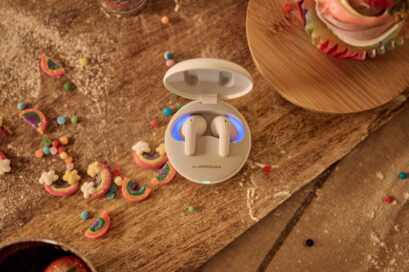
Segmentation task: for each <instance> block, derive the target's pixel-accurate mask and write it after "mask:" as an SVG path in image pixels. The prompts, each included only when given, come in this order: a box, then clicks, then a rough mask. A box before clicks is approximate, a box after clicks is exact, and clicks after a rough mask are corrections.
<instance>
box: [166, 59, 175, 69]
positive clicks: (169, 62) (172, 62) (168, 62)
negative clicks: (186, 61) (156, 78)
mask: <svg viewBox="0 0 409 272" xmlns="http://www.w3.org/2000/svg"><path fill="white" fill-rule="evenodd" d="M165 64H166V66H168V67H171V66H173V65H174V64H175V61H174V60H173V59H168V60H166V62H165Z"/></svg>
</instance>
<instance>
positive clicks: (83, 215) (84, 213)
mask: <svg viewBox="0 0 409 272" xmlns="http://www.w3.org/2000/svg"><path fill="white" fill-rule="evenodd" d="M80 217H81V219H84V220H87V219H88V218H89V211H82V212H81V214H80Z"/></svg>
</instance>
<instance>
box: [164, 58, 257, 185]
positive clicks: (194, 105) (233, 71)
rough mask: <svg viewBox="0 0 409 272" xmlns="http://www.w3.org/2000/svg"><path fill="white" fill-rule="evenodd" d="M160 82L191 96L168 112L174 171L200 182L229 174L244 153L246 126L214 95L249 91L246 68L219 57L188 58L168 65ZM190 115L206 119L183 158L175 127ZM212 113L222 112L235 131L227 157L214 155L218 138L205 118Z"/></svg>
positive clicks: (241, 161)
mask: <svg viewBox="0 0 409 272" xmlns="http://www.w3.org/2000/svg"><path fill="white" fill-rule="evenodd" d="M163 82H164V84H165V86H166V88H167V89H168V90H169V91H171V92H173V93H175V94H177V95H179V96H183V97H186V98H189V99H192V100H194V101H193V102H190V103H188V104H186V105H184V106H183V107H182V108H181V109H180V110H178V111H177V112H176V113H175V114H174V115H173V117H172V119H171V120H170V123H169V125H168V127H167V129H166V134H165V147H166V153H167V156H168V158H169V161H170V163H171V164H172V165H173V167H174V168H175V169H176V171H177V172H178V173H179V174H180V175H182V176H183V177H185V178H186V179H188V180H191V181H194V182H197V183H201V184H215V183H219V182H222V181H225V180H227V179H229V178H231V177H232V176H234V175H235V174H236V173H237V172H238V171H239V170H240V169H241V168H242V167H243V165H244V163H245V162H246V161H247V158H248V156H249V153H250V147H251V135H250V129H249V127H248V125H247V122H246V120H245V119H244V118H243V116H242V115H241V114H240V112H239V111H238V110H236V109H235V108H234V107H233V106H231V105H229V104H227V103H226V102H223V101H220V100H219V99H220V98H224V99H233V98H236V97H240V96H243V95H245V94H247V93H248V92H250V91H251V89H252V88H253V81H252V78H251V76H250V74H249V73H248V72H247V70H246V69H244V68H243V67H241V66H240V65H237V64H235V63H233V62H230V61H226V60H221V59H209V58H198V59H190V60H186V61H183V62H180V63H178V64H176V65H174V66H172V67H171V68H170V69H169V70H168V71H167V72H166V74H165V77H164V79H163ZM193 114H200V115H202V116H203V117H205V118H206V119H207V122H208V131H207V132H206V133H205V135H203V136H198V137H197V139H196V151H195V154H194V155H192V156H188V155H186V154H185V152H184V145H185V142H184V140H183V138H182V136H181V135H180V130H181V127H182V125H183V122H184V120H186V119H187V118H188V117H189V116H190V115H193ZM217 115H226V116H227V117H228V118H229V119H230V121H231V122H232V123H233V125H234V126H235V127H236V128H237V130H238V137H237V139H236V140H235V141H234V142H231V143H230V144H231V145H230V154H229V156H227V157H221V156H220V155H219V152H218V151H219V150H218V149H219V138H217V137H215V136H212V135H211V133H210V122H211V120H212V118H214V117H216V116H217Z"/></svg>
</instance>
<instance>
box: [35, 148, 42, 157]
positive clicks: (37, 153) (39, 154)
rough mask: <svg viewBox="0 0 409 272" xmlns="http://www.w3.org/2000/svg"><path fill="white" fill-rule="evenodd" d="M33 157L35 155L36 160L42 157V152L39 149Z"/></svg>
mask: <svg viewBox="0 0 409 272" xmlns="http://www.w3.org/2000/svg"><path fill="white" fill-rule="evenodd" d="M34 155H35V156H36V157H37V158H42V157H43V156H44V154H43V151H41V149H39V150H37V151H36V152H35V153H34Z"/></svg>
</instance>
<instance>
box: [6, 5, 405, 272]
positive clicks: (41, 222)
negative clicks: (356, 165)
mask: <svg viewBox="0 0 409 272" xmlns="http://www.w3.org/2000/svg"><path fill="white" fill-rule="evenodd" d="M179 2H180V1H179ZM174 7H175V3H174V2H173V1H163V2H162V1H161V2H160V3H159V2H155V1H150V2H149V4H148V5H147V7H146V9H145V10H144V12H143V13H142V14H140V15H138V16H135V17H129V18H117V17H115V16H112V15H110V16H108V15H107V14H105V13H104V12H103V11H101V10H100V8H99V4H98V2H97V1H80V0H73V1H56V0H45V1H33V2H27V1H25V0H17V1H15V0H13V1H12V0H6V1H1V3H0V14H1V16H0V33H2V39H1V40H0V59H2V62H0V71H1V73H0V86H1V92H0V105H1V108H0V113H1V115H4V117H5V124H6V125H9V126H10V127H11V128H12V129H13V131H14V135H13V136H7V137H5V136H3V137H0V150H1V151H3V152H4V153H6V155H7V156H8V157H9V158H10V159H11V161H12V162H11V164H12V172H11V173H9V174H7V175H5V176H2V177H1V182H0V230H1V231H0V241H1V244H3V243H8V242H10V241H13V240H16V239H29V238H48V239H53V240H57V241H60V242H63V243H65V244H68V245H69V246H71V247H73V248H74V249H76V250H77V251H78V252H80V253H81V254H82V255H84V256H86V257H87V258H88V259H90V260H91V262H92V263H93V264H94V265H95V266H96V268H97V269H98V270H99V271H135V270H138V271H191V270H193V269H195V268H197V267H198V266H199V265H201V264H202V263H204V262H205V261H206V260H208V259H209V258H210V257H211V256H212V255H214V254H215V253H216V252H218V251H219V250H221V249H222V248H223V247H224V246H226V245H227V244H228V243H230V242H231V241H232V240H233V239H234V238H236V237H237V236H239V235H240V234H241V233H243V232H244V231H245V230H246V229H248V228H249V227H250V226H252V225H253V224H255V222H256V221H257V220H259V219H260V218H262V217H264V216H265V215H266V214H268V213H269V212H270V211H271V210H273V209H274V208H275V207H277V206H278V205H279V204H280V203H282V202H283V201H284V200H286V199H287V198H288V197H290V196H291V194H293V193H294V192H295V191H297V190H298V189H299V188H301V187H302V186H304V185H305V184H307V183H308V182H310V181H311V180H312V179H313V178H315V177H316V176H317V175H319V174H320V173H321V172H323V171H324V170H325V169H326V168H327V167H328V166H329V165H331V164H332V163H334V162H335V161H337V160H339V159H340V158H341V157H343V156H344V155H346V154H347V153H348V152H349V151H350V150H351V149H352V148H353V147H354V146H355V145H357V144H358V143H359V142H361V141H362V140H363V139H365V137H367V136H368V135H369V134H370V133H371V132H372V131H374V130H375V129H377V128H378V127H379V126H381V125H382V124H384V123H385V122H386V121H388V120H389V119H390V118H392V117H393V116H394V115H396V114H397V113H398V112H399V111H400V110H401V109H403V108H405V107H407V103H406V95H407V94H406V93H405V94H404V95H402V96H400V97H399V99H397V100H394V101H393V102H391V103H389V104H387V105H385V106H383V107H381V108H378V109H376V110H373V111H368V112H364V113H360V114H351V115H343V116H337V115H329V114H321V113H316V112H309V111H306V110H303V109H301V108H298V107H295V106H294V105H292V104H290V103H288V102H287V101H285V100H283V99H282V98H281V97H280V96H279V95H277V94H276V93H275V92H274V90H273V89H272V88H271V87H270V85H269V83H268V82H267V81H266V80H264V79H263V78H262V76H261V75H260V74H259V73H258V72H257V71H256V68H255V66H254V65H253V62H252V59H251V56H250V53H249V51H248V49H247V42H246V34H245V16H246V7H247V2H246V1H244V0H240V1H233V0H229V1H223V2H220V1H182V2H181V7H180V9H179V10H178V11H177V12H175V11H174V10H173V9H174ZM164 14H166V15H168V16H169V17H170V18H171V24H170V25H167V26H164V25H162V24H161V23H160V18H161V17H162V16H163V15H164ZM166 50H170V51H172V52H174V54H175V58H176V61H180V60H184V59H188V58H193V57H218V58H224V59H228V60H231V61H234V62H236V63H238V64H240V65H243V66H244V67H246V68H247V69H248V70H249V71H250V73H251V74H252V75H253V77H254V82H255V88H254V90H253V91H252V92H251V93H250V94H249V95H246V96H245V97H242V98H239V99H235V100H233V101H230V102H231V103H232V104H233V105H234V106H235V107H236V108H237V109H238V110H239V111H240V112H241V113H242V114H243V115H244V117H245V118H246V119H247V121H248V123H249V126H250V128H251V131H252V136H253V146H252V151H251V154H250V159H249V161H248V163H247V164H246V165H245V167H244V168H243V169H242V171H240V173H239V174H238V175H237V176H235V177H234V178H232V179H231V180H230V181H228V182H224V183H222V184H218V185H214V186H203V185H198V184H194V183H192V182H188V181H186V180H184V179H183V178H181V177H177V178H176V179H175V181H174V182H173V183H171V184H168V185H166V186H163V187H153V193H152V195H151V196H150V198H149V199H147V200H145V201H143V202H141V203H137V204H136V203H131V202H129V201H127V200H125V199H124V198H122V196H121V195H120V194H117V197H116V199H115V200H107V199H105V198H101V199H96V200H89V199H88V200H85V199H83V198H82V195H81V193H80V192H77V193H76V194H75V195H73V196H70V197H64V198H57V197H53V196H50V195H48V194H47V193H46V192H45V191H44V189H43V188H42V186H41V185H40V184H39V183H38V178H39V177H40V175H41V172H43V171H45V170H50V169H55V170H56V171H57V172H58V173H59V174H60V175H61V174H62V173H63V171H64V167H65V166H64V163H63V162H62V161H61V160H60V159H58V158H54V157H53V158H51V157H47V158H43V159H37V158H35V157H34V155H33V154H34V151H35V150H37V149H39V148H40V146H41V142H42V139H43V138H45V137H52V138H57V137H60V136H62V135H67V136H69V137H70V138H71V141H72V143H71V144H70V145H69V150H68V152H69V153H70V154H71V155H73V156H74V159H75V165H76V167H77V168H78V169H79V170H80V175H81V176H82V178H83V179H82V182H83V181H89V180H90V179H89V178H87V175H86V168H87V165H88V164H90V163H92V162H93V161H95V160H99V161H101V162H105V163H108V164H109V165H110V167H111V168H114V167H119V168H121V169H122V172H123V173H124V175H126V176H128V177H131V178H135V179H136V180H137V181H139V182H140V184H142V185H148V186H151V185H150V182H149V180H150V179H151V177H152V176H153V175H154V173H155V171H150V170H144V169H141V168H138V167H137V166H135V164H134V163H133V159H132V151H131V147H132V145H133V144H134V143H135V142H137V141H139V140H144V141H148V142H149V143H150V144H151V145H152V147H155V146H156V145H158V144H159V143H160V142H161V141H163V135H164V132H165V128H166V125H167V122H168V121H169V120H170V118H169V117H166V116H163V114H162V109H163V108H164V107H166V106H170V107H174V106H175V105H176V104H177V103H181V104H184V103H186V102H188V100H185V99H183V98H175V97H172V96H170V93H169V92H168V91H167V90H165V89H164V87H163V84H162V77H163V75H164V73H165V72H166V69H167V68H166V66H165V64H164V60H163V53H164V51H166ZM44 52H46V53H47V54H48V55H49V56H51V57H53V58H54V59H55V60H56V61H57V62H58V63H61V64H62V65H63V66H64V67H65V68H66V69H67V72H68V73H67V75H66V76H64V77H62V78H57V79H56V78H50V77H48V76H46V75H44V74H43V73H41V71H40V70H39V64H38V58H39V55H40V54H42V53H44ZM81 57H87V58H88V59H89V65H87V66H86V67H84V68H80V67H79V65H78V59H79V58H81ZM68 79H69V80H72V81H73V82H74V83H75V84H76V86H77V88H76V90H75V91H73V92H67V91H65V90H63V88H62V85H63V83H64V82H65V81H67V80H68ZM19 101H25V102H26V103H29V104H30V105H31V106H32V107H35V108H38V109H40V110H42V111H43V112H44V113H45V114H46V116H47V117H48V118H49V119H50V121H51V122H50V127H49V129H48V131H47V134H46V135H45V136H43V137H42V136H40V135H39V134H38V133H36V132H35V131H34V130H32V129H31V128H30V127H28V126H27V125H26V124H24V122H23V121H22V120H20V119H19V117H18V111H17V110H16V104H17V102H19ZM60 115H64V116H67V117H69V116H72V115H77V116H79V118H80V119H81V122H80V123H79V124H78V125H72V124H67V125H65V126H58V125H57V124H56V122H55V119H56V118H57V116H60ZM154 118H156V119H158V120H159V124H160V125H159V126H158V127H157V128H151V127H150V125H149V122H150V120H152V119H154ZM264 164H266V165H271V166H272V170H273V171H272V173H271V174H269V175H265V174H263V173H262V171H261V168H260V166H261V165H264ZM188 205H195V206H197V207H198V210H197V212H195V213H189V212H188V211H187V206H188ZM103 209H106V210H108V211H109V213H110V214H111V217H112V226H111V229H110V231H109V232H108V234H107V235H106V236H105V237H104V238H102V239H100V240H97V241H94V240H88V239H87V238H85V237H84V236H83V232H84V231H85V230H86V229H87V227H88V226H89V225H90V224H91V222H92V220H88V221H85V222H84V221H82V220H81V219H80V217H79V214H80V212H81V211H83V210H89V211H90V212H91V214H92V215H94V216H96V215H97V214H98V213H99V212H101V211H102V210H103ZM94 218H95V217H94Z"/></svg>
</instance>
